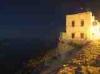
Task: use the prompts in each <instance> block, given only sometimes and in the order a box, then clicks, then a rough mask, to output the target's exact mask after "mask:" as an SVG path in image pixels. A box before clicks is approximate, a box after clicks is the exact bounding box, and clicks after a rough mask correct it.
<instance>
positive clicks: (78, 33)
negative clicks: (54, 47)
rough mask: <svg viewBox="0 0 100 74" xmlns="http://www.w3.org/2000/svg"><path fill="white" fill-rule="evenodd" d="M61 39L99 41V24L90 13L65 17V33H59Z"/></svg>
mask: <svg viewBox="0 0 100 74" xmlns="http://www.w3.org/2000/svg"><path fill="white" fill-rule="evenodd" d="M61 39H63V40H95V39H100V23H99V21H97V20H96V19H95V17H94V16H93V14H92V12H90V11H87V12H81V13H76V14H69V15H66V32H62V33H61Z"/></svg>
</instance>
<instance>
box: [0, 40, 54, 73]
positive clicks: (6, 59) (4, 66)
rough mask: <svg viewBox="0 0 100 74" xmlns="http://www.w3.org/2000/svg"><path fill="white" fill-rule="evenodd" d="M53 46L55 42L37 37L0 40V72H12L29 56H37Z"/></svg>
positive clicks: (18, 68)
mask: <svg viewBox="0 0 100 74" xmlns="http://www.w3.org/2000/svg"><path fill="white" fill-rule="evenodd" d="M52 45H53V46H52ZM55 46H56V45H55V42H49V41H43V40H39V39H33V40H21V39H11V40H5V41H1V46H0V74H14V73H15V72H17V71H18V70H20V69H21V68H22V67H23V63H24V62H27V60H29V59H30V58H36V57H38V56H39V55H40V54H41V53H43V52H45V51H48V49H51V48H53V47H55Z"/></svg>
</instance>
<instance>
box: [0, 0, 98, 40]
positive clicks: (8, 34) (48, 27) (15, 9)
mask: <svg viewBox="0 0 100 74" xmlns="http://www.w3.org/2000/svg"><path fill="white" fill-rule="evenodd" d="M87 7H88V9H89V8H90V9H91V10H92V11H93V12H94V13H95V15H96V16H97V17H99V16H100V14H99V12H100V10H99V8H100V1H99V0H0V39H5V38H20V39H21V38H22V39H23V38H25V39H31V38H43V39H49V38H51V39H52V38H53V37H55V36H56V34H57V33H59V32H60V31H63V29H64V25H65V16H64V15H65V14H67V13H69V12H73V11H81V10H82V9H81V8H83V9H84V8H87ZM99 20H100V19H99Z"/></svg>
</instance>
